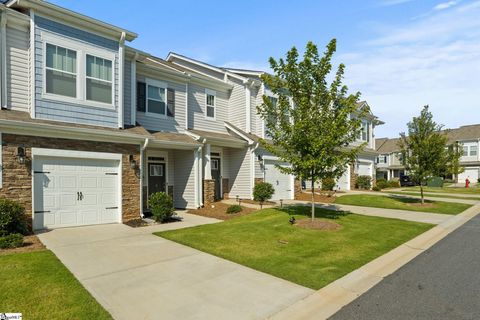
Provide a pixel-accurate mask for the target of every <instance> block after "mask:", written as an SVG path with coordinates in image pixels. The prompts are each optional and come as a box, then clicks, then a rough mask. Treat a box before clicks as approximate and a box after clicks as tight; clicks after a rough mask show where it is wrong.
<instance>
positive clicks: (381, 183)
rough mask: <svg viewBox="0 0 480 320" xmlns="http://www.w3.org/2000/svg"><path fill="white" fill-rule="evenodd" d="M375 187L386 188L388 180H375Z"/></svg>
mask: <svg viewBox="0 0 480 320" xmlns="http://www.w3.org/2000/svg"><path fill="white" fill-rule="evenodd" d="M376 187H378V188H380V189H386V188H388V181H387V180H385V179H378V180H377V182H376Z"/></svg>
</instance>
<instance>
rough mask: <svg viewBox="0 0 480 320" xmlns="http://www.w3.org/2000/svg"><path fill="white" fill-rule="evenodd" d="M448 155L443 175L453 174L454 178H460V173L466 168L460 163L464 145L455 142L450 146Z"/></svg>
mask: <svg viewBox="0 0 480 320" xmlns="http://www.w3.org/2000/svg"><path fill="white" fill-rule="evenodd" d="M446 156H447V159H446V160H445V169H444V173H443V175H452V177H453V178H455V177H457V178H458V175H459V174H460V173H462V172H463V171H464V170H465V168H464V167H462V166H461V165H460V158H461V157H462V156H463V148H462V145H461V144H460V143H458V142H454V143H453V144H451V145H450V146H448V150H447V153H446Z"/></svg>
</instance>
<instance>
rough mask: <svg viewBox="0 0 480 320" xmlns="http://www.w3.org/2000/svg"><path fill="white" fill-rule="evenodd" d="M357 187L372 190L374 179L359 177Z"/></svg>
mask: <svg viewBox="0 0 480 320" xmlns="http://www.w3.org/2000/svg"><path fill="white" fill-rule="evenodd" d="M355 186H356V187H357V188H358V189H366V190H370V188H371V187H372V178H371V177H370V176H358V177H357V182H356V183H355Z"/></svg>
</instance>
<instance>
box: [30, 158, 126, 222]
mask: <svg viewBox="0 0 480 320" xmlns="http://www.w3.org/2000/svg"><path fill="white" fill-rule="evenodd" d="M118 165H119V161H118V160H96V159H76V158H59V157H44V156H42V157H35V158H34V163H33V166H34V175H35V176H34V207H35V210H34V216H33V225H34V229H45V228H48V229H50V228H58V227H68V226H80V225H91V224H101V223H112V222H119V221H120V210H119V205H120V204H119V195H118V193H119V191H118V190H119V176H118Z"/></svg>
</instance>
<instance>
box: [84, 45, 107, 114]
mask: <svg viewBox="0 0 480 320" xmlns="http://www.w3.org/2000/svg"><path fill="white" fill-rule="evenodd" d="M87 55H89V56H92V57H94V58H100V59H104V60H109V61H111V62H112V77H111V79H112V80H111V81H108V80H103V79H99V78H95V77H90V76H87V69H86V68H87ZM83 59H84V60H83V61H85V82H84V84H85V85H84V88H83V90H85V91H84V92H83V96H84V97H85V101H87V102H89V103H101V104H106V105H108V106H114V104H115V86H114V83H113V81H114V78H115V57H114V60H111V59H108V58H104V57H100V56H98V55H93V54H90V53H89V52H85V56H84V57H83ZM87 79H92V80H96V81H100V82H105V83H109V84H111V85H112V103H111V104H109V103H105V102H98V101H95V100H88V99H87Z"/></svg>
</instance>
